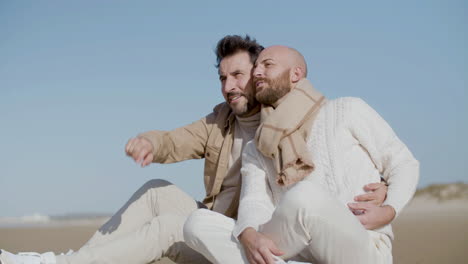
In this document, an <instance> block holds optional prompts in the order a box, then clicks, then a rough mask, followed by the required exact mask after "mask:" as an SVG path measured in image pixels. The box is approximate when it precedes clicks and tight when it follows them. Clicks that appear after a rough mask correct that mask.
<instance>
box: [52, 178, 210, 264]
mask: <svg viewBox="0 0 468 264" xmlns="http://www.w3.org/2000/svg"><path fill="white" fill-rule="evenodd" d="M197 208H198V206H197V203H196V201H195V200H194V199H193V198H192V197H190V196H189V195H187V194H186V193H184V192H183V191H182V190H180V189H179V188H177V187H176V186H175V185H173V184H171V183H169V182H167V181H164V180H151V181H149V182H147V183H146V184H144V185H143V186H142V187H141V188H140V189H139V190H138V191H137V192H135V194H134V195H133V196H132V197H131V198H130V200H129V201H128V202H127V203H126V204H125V205H124V206H123V207H122V208H121V209H120V210H119V211H118V212H117V213H116V214H115V215H113V216H112V218H111V219H110V220H109V221H108V222H106V223H105V224H104V225H103V226H102V227H100V228H99V230H98V231H96V233H95V234H94V235H93V237H92V238H91V239H90V240H89V241H88V242H87V243H86V244H85V245H84V246H83V247H82V248H80V249H79V250H78V251H77V252H75V253H73V254H72V255H69V256H57V263H58V264H92V263H98V264H106V263H112V264H118V263H123V264H128V263H132V264H138V263H141V264H146V263H151V262H153V261H155V260H158V259H160V258H162V257H169V258H170V259H172V260H173V261H175V262H177V263H209V262H208V261H207V260H206V259H205V258H204V257H203V256H202V255H200V254H199V253H198V252H196V251H194V250H193V249H191V248H189V247H188V246H187V245H186V244H185V243H184V240H183V231H182V230H183V225H184V222H185V220H186V219H187V217H188V215H189V214H190V213H191V212H193V211H194V210H196V209H197Z"/></svg>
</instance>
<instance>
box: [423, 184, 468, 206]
mask: <svg viewBox="0 0 468 264" xmlns="http://www.w3.org/2000/svg"><path fill="white" fill-rule="evenodd" d="M415 197H426V198H434V199H436V200H438V201H440V202H446V201H453V200H468V184H467V183H462V182H459V183H450V184H432V185H429V186H427V187H425V188H422V189H419V190H417V191H416V194H415Z"/></svg>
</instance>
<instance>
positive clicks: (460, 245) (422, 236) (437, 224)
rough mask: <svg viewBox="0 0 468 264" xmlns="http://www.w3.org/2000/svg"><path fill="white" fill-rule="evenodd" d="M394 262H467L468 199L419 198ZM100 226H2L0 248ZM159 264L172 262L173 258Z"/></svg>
mask: <svg viewBox="0 0 468 264" xmlns="http://www.w3.org/2000/svg"><path fill="white" fill-rule="evenodd" d="M393 226H394V232H395V241H394V243H393V255H394V263H396V264H422V263H425V264H430V263H434V264H435V263H437V264H440V263H466V261H467V260H468V201H467V200H464V199H460V200H452V201H446V202H438V201H437V200H435V199H432V198H428V197H425V196H422V197H417V198H415V199H414V200H413V201H412V202H411V203H410V204H409V206H408V207H407V208H406V209H405V210H404V211H403V212H402V214H401V215H400V216H399V217H398V218H397V219H396V220H395V222H394V225H393ZM97 227H98V225H97V224H94V225H84V226H83V225H82V226H62V227H30V228H26V227H21V228H0V248H3V249H6V250H9V251H13V252H17V251H39V252H43V251H50V250H52V251H54V252H66V251H68V249H74V250H76V249H78V248H79V247H80V246H81V245H82V244H83V243H84V242H85V241H86V240H87V239H88V238H89V237H90V236H91V235H92V234H93V233H94V231H95V230H96V229H97ZM158 263H159V264H161V263H164V264H168V263H172V262H170V261H169V260H163V261H160V262H158Z"/></svg>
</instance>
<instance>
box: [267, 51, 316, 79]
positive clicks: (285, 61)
mask: <svg viewBox="0 0 468 264" xmlns="http://www.w3.org/2000/svg"><path fill="white" fill-rule="evenodd" d="M262 54H263V55H265V57H272V58H275V59H276V60H277V62H278V63H280V64H282V66H284V67H286V68H289V69H296V68H298V69H300V71H301V72H300V73H299V74H300V78H301V79H302V78H306V77H307V63H306V61H305V59H304V56H303V55H302V54H301V53H300V52H299V51H297V50H296V49H294V48H291V47H288V46H283V45H274V46H270V47H268V48H266V49H264V50H263V51H262V52H261V53H260V55H262ZM259 58H260V56H259Z"/></svg>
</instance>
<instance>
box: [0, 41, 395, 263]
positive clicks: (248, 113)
mask: <svg viewBox="0 0 468 264" xmlns="http://www.w3.org/2000/svg"><path fill="white" fill-rule="evenodd" d="M262 50H263V47H262V46H261V45H259V44H258V43H257V42H256V41H255V39H251V38H250V37H249V36H245V37H241V36H236V35H234V36H226V37H224V38H223V39H221V40H220V41H219V42H218V44H217V48H216V56H217V59H216V60H217V65H216V66H217V68H218V73H219V80H220V82H221V86H222V93H223V96H224V99H225V102H224V103H221V104H219V105H217V106H216V107H215V108H214V110H213V112H212V113H210V114H209V115H207V116H206V117H204V118H202V119H200V120H198V121H196V122H194V123H192V124H190V125H187V126H183V127H180V128H177V129H175V130H172V131H159V130H154V131H149V132H146V133H142V134H140V135H138V136H137V137H135V138H132V139H130V140H129V141H128V143H127V145H126V147H125V151H126V153H127V155H129V156H130V157H132V158H133V159H134V160H135V161H136V162H137V163H139V164H141V166H143V167H144V166H147V165H149V164H150V163H151V162H154V163H173V162H178V161H183V160H187V159H201V158H205V169H204V183H205V190H206V196H205V198H204V200H203V203H200V202H197V201H195V200H194V199H193V198H192V197H190V196H189V195H187V194H186V193H184V192H183V191H182V190H180V189H179V188H177V187H176V186H174V185H172V184H171V183H169V182H167V181H163V180H152V181H149V182H148V183H146V184H145V185H143V187H141V188H140V189H139V190H138V191H137V192H136V193H135V194H134V195H133V196H132V197H131V198H130V200H129V201H128V202H127V203H126V204H125V205H124V206H123V207H122V208H121V209H120V210H119V211H118V212H117V213H116V214H115V215H114V216H112V218H111V219H110V220H109V221H108V222H107V223H105V224H104V225H103V226H102V227H101V228H100V229H99V230H98V231H97V232H96V233H95V234H94V236H93V237H92V238H91V239H90V240H89V241H88V242H87V243H86V244H85V245H84V246H83V247H82V248H81V249H80V250H79V251H77V252H75V253H72V254H69V255H65V256H55V255H54V254H53V253H45V254H36V253H26V254H22V255H13V254H10V253H8V252H3V253H2V254H0V259H1V260H2V261H3V262H4V263H3V264H10V263H24V264H26V263H27V264H39V263H41V264H49V263H69V264H74V263H77V264H78V263H150V262H153V261H155V260H158V259H160V258H162V257H169V258H170V259H172V260H173V261H175V262H177V263H209V262H208V261H207V260H206V259H205V258H204V257H203V256H202V255H201V254H199V253H198V252H196V251H194V250H192V249H191V248H189V247H188V246H186V244H185V243H184V240H183V230H182V229H183V225H184V222H185V221H186V219H187V217H188V215H189V214H190V213H192V212H193V211H194V210H196V209H197V208H208V209H210V210H213V211H215V212H218V213H221V214H223V215H225V216H227V217H232V218H235V217H236V215H237V209H238V204H239V196H240V185H241V184H240V168H241V158H240V157H241V153H242V150H243V148H244V146H245V144H246V142H248V141H250V140H251V139H253V138H254V136H255V131H256V129H257V127H258V125H259V122H260V114H259V111H260V106H259V104H258V103H257V101H256V100H255V90H254V88H253V85H252V81H251V71H252V68H253V63H254V62H255V60H256V59H257V57H258V55H259V53H260V52H261V51H262ZM371 189H372V190H377V191H375V192H373V193H371V194H370V196H368V197H366V198H365V199H366V200H372V201H374V202H376V203H379V204H380V203H381V202H382V201H383V200H384V197H385V192H386V189H385V188H384V187H382V185H380V184H376V185H375V186H373V187H371Z"/></svg>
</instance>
